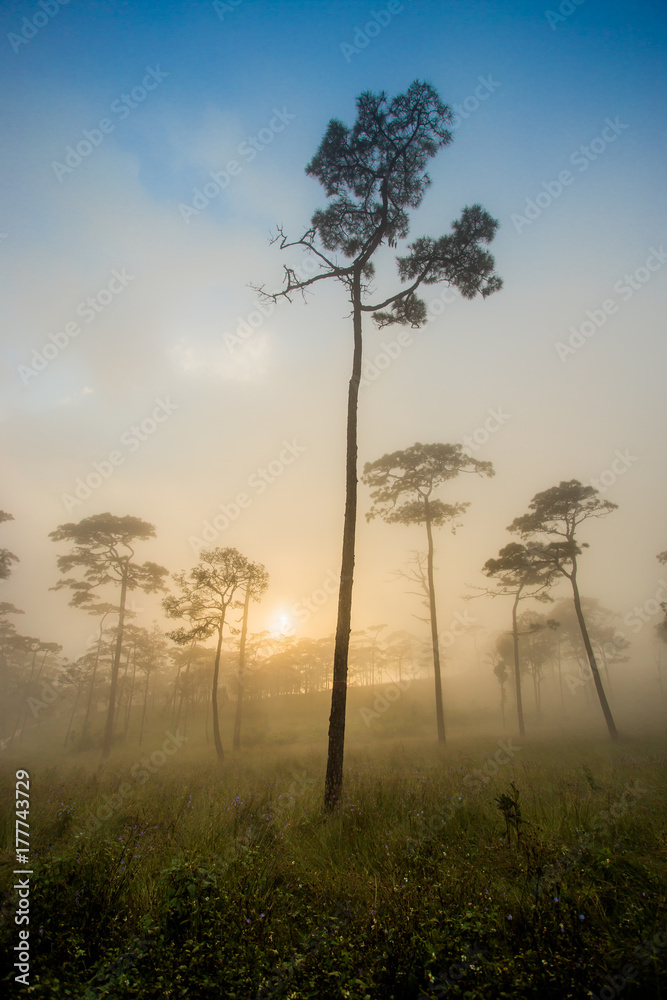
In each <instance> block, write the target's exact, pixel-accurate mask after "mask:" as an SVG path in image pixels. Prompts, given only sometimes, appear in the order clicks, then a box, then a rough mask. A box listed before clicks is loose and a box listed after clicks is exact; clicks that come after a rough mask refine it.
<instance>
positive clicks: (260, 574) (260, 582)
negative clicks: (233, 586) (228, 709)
mask: <svg viewBox="0 0 667 1000" xmlns="http://www.w3.org/2000/svg"><path fill="white" fill-rule="evenodd" d="M268 585H269V574H268V573H267V572H266V568H265V567H264V566H262V564H261V563H250V564H249V566H248V572H247V576H246V578H245V582H244V590H245V595H244V598H243V617H242V620H241V636H240V639H239V672H238V678H237V684H236V711H235V713H234V737H233V741H232V748H233V749H234V750H240V748H241V718H242V715H243V682H244V680H245V663H246V638H247V636H248V610H249V608H250V601H251V600H252V601H259V599H260V598H261V596H262V594H263V593H264V592H265V591H266V588H267V587H268Z"/></svg>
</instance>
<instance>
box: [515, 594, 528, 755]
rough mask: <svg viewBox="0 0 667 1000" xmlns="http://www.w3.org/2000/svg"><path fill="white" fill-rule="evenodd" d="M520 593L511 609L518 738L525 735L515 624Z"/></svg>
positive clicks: (517, 636) (517, 639)
mask: <svg viewBox="0 0 667 1000" xmlns="http://www.w3.org/2000/svg"><path fill="white" fill-rule="evenodd" d="M520 596H521V591H520V590H518V591H517V594H516V597H515V599H514V605H513V607H512V641H513V645H514V687H515V690H516V715H517V719H518V721H519V736H525V735H526V727H525V726H524V724H523V704H522V701H521V667H520V664H519V629H518V627H517V623H516V609H517V606H518V604H519V598H520Z"/></svg>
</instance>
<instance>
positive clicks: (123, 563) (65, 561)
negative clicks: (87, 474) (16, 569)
mask: <svg viewBox="0 0 667 1000" xmlns="http://www.w3.org/2000/svg"><path fill="white" fill-rule="evenodd" d="M154 537H155V528H154V527H153V525H152V524H148V523H147V522H146V521H142V520H141V519H140V518H138V517H132V516H131V515H129V514H126V515H125V516H124V517H119V516H117V515H115V514H110V513H109V512H108V511H107V513H105V514H93V515H92V516H91V517H85V518H84V519H83V520H82V521H79V522H78V524H74V523H71V522H70V523H68V524H61V525H59V527H58V528H56V530H55V531H52V532H51V533H50V534H49V538H51V539H52V540H53V541H54V542H73V543H74V548H73V549H72V551H71V552H70V553H69V555H65V556H59V557H58V569H59V570H60V572H61V573H68V572H69V571H70V570H72V569H79V568H80V569H81V570H82V571H83V573H82V575H83V579H82V580H77V579H76V578H72V577H68V578H67V579H65V580H59V581H58V583H57V584H56V586H55V587H52V588H51V589H52V590H60V589H61V588H62V587H67V588H69V589H70V590H72V591H73V595H72V599H71V600H70V604H71V605H73V606H74V607H76V608H80V607H83V608H87V606H88V605H90V604H92V602H93V599H94V597H95V596H96V591H97V590H98V588H99V587H105V586H107V585H108V584H113V585H114V586H118V587H120V596H119V599H118V628H117V631H116V647H115V650H114V657H113V661H112V664H111V685H110V688H109V707H108V710H107V719H106V726H105V729H104V739H103V743H102V760H105V759H106V758H107V757H108V756H109V753H110V752H111V745H112V743H113V725H114V712H115V707H116V691H117V688H118V671H119V668H120V656H121V650H122V648H123V627H124V624H125V604H126V600H127V593H128V591H131V590H142V591H144V593H146V594H150V593H155V592H156V591H158V590H164V583H163V581H164V578H165V576H166V575H167V573H168V570H166V569H165V568H164V566H158V565H157V564H156V563H154V562H145V563H136V562H134V561H133V560H134V545H135V544H136V542H143V541H148V539H150V538H154Z"/></svg>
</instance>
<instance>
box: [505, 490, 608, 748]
mask: <svg viewBox="0 0 667 1000" xmlns="http://www.w3.org/2000/svg"><path fill="white" fill-rule="evenodd" d="M529 507H530V510H531V513H530V514H524V515H523V516H522V517H517V518H515V519H514V521H512V523H511V524H510V525H509V528H508V531H516V532H519V533H520V534H521V535H522V536H523V537H524V538H525V537H530V536H531V535H547V536H549V535H555V536H556V537H557V538H558V539H561V540H559V541H555V542H550V543H549V544H548V545H546V546H545V548H544V552H545V553H546V555H547V557H548V558H549V560H550V563H551V566H552V568H553V571H554V572H555V573H557V574H560V575H562V576H564V577H566V578H567V579H568V580H569V581H570V584H571V586H572V596H573V600H574V608H575V611H576V614H577V621H578V622H579V628H580V629H581V636H582V639H583V640H584V647H585V649H586V655H587V657H588V662H589V664H590V668H591V672H592V674H593V680H594V682H595V688H596V691H597V694H598V698H599V699H600V706H601V708H602V714H603V715H604V718H605V722H606V723H607V729H608V730H609V735H610V736H611V738H612V740H617V739H618V731H617V729H616V725H615V723H614V719H613V716H612V714H611V709H610V708H609V703H608V701H607V696H606V694H605V690H604V686H603V684H602V678H601V677H600V671H599V670H598V665H597V662H596V660H595V654H594V652H593V646H592V644H591V640H590V636H589V634H588V629H587V627H586V621H585V618H584V613H583V610H582V607H581V597H580V594H579V584H578V582H577V571H578V563H577V558H578V556H579V555H581V552H582V550H583V549H585V548H588V543H586V542H583V543H582V544H581V545H579V543H578V542H577V537H576V536H577V529H578V527H579V525H580V524H581V523H582V522H583V521H587V520H589V519H590V518H598V517H604V516H605V515H606V514H609V513H610V512H611V511H612V510H616V509H617V507H618V504H615V503H611V501H610V500H603V499H602V498H601V497H600V495H599V493H598V491H597V490H596V489H595V487H593V486H583V485H582V484H581V483H580V482H579V480H578V479H570V480H568V481H567V482H566V481H562V482H561V483H560V484H559V485H558V486H552V487H551V489H549V490H544V491H543V492H542V493H536V494H535V496H534V497H533V499H532V500H531V502H530V505H529Z"/></svg>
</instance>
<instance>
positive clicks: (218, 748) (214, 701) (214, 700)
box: [211, 612, 225, 762]
mask: <svg viewBox="0 0 667 1000" xmlns="http://www.w3.org/2000/svg"><path fill="white" fill-rule="evenodd" d="M224 624H225V615H224V612H223V615H222V618H221V619H220V626H219V628H218V646H217V649H216V651H215V666H214V668H213V691H212V694H211V713H212V717H213V743H214V744H215V752H216V754H217V755H218V760H219V761H220V762H222V761H223V760H224V756H225V751H224V750H223V749H222V740H221V739H220V721H219V719H218V677H219V676H220V650H221V649H222V629H223V626H224Z"/></svg>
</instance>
